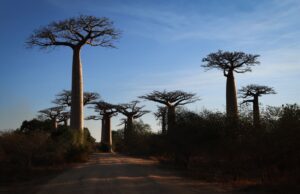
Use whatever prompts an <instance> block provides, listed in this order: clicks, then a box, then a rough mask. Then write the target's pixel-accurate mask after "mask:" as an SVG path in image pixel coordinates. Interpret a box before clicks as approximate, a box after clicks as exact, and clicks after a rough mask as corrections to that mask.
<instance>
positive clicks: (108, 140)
mask: <svg viewBox="0 0 300 194" xmlns="http://www.w3.org/2000/svg"><path fill="white" fill-rule="evenodd" d="M105 120H106V121H105V124H106V127H105V128H106V135H105V143H106V145H107V146H108V149H109V150H108V151H109V152H112V136H111V122H110V116H108V117H106V119H105Z"/></svg>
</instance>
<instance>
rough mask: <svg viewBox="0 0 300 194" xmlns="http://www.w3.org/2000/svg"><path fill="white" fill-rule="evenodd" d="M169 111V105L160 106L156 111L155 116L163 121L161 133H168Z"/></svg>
mask: <svg viewBox="0 0 300 194" xmlns="http://www.w3.org/2000/svg"><path fill="white" fill-rule="evenodd" d="M167 113H168V107H166V106H158V109H157V111H156V112H155V113H154V116H155V118H156V119H157V120H160V122H161V133H162V134H166V133H167Z"/></svg>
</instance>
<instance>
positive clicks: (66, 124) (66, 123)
mask: <svg viewBox="0 0 300 194" xmlns="http://www.w3.org/2000/svg"><path fill="white" fill-rule="evenodd" d="M64 126H65V127H67V126H68V119H65V120H64Z"/></svg>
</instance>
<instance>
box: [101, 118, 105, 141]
mask: <svg viewBox="0 0 300 194" xmlns="http://www.w3.org/2000/svg"><path fill="white" fill-rule="evenodd" d="M101 121H102V126H101V143H104V142H105V137H106V119H105V118H104V116H103V117H102V120H101Z"/></svg>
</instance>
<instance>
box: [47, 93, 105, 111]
mask: <svg viewBox="0 0 300 194" xmlns="http://www.w3.org/2000/svg"><path fill="white" fill-rule="evenodd" d="M99 98H100V95H99V94H98V93H97V92H84V93H83V106H85V105H88V104H93V103H94V102H96V100H98V99H99ZM52 103H54V104H57V105H60V106H69V107H70V106H71V91H70V90H63V91H62V92H60V93H58V94H57V95H56V98H55V99H54V100H53V101H52Z"/></svg>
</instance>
